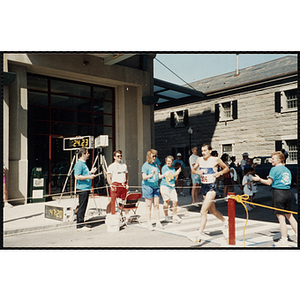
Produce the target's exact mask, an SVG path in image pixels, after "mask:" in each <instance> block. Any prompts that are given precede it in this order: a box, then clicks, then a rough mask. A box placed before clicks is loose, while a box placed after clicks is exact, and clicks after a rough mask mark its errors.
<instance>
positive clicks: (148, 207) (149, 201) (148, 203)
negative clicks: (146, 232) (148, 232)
mask: <svg viewBox="0 0 300 300" xmlns="http://www.w3.org/2000/svg"><path fill="white" fill-rule="evenodd" d="M152 203H153V198H152V199H146V198H145V204H146V216H147V222H148V226H150V225H151V226H152V223H151V206H152Z"/></svg>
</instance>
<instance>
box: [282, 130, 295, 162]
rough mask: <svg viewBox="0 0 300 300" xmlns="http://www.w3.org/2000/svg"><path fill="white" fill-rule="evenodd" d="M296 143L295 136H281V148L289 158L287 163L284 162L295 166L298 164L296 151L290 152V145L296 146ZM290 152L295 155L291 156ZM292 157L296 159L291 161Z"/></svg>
mask: <svg viewBox="0 0 300 300" xmlns="http://www.w3.org/2000/svg"><path fill="white" fill-rule="evenodd" d="M297 141H298V138H297V136H296V135H291V136H283V137H282V148H283V149H285V150H286V151H287V152H288V153H289V156H288V158H287V161H286V162H287V163H288V164H297V163H298V159H297V157H298V149H296V150H290V143H291V142H293V143H295V144H296V146H297ZM290 152H294V153H296V154H295V155H291V154H290ZM293 156H294V157H296V159H292V157H293Z"/></svg>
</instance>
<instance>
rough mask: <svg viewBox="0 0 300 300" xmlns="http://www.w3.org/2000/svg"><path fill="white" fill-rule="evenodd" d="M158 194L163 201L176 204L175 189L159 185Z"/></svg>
mask: <svg viewBox="0 0 300 300" xmlns="http://www.w3.org/2000/svg"><path fill="white" fill-rule="evenodd" d="M160 193H161V196H162V198H163V200H164V201H168V200H171V201H172V202H178V196H177V193H176V190H175V189H172V188H169V187H167V186H165V185H161V186H160Z"/></svg>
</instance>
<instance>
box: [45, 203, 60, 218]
mask: <svg viewBox="0 0 300 300" xmlns="http://www.w3.org/2000/svg"><path fill="white" fill-rule="evenodd" d="M45 218H48V219H54V220H59V221H63V219H64V209H63V207H58V206H49V205H45Z"/></svg>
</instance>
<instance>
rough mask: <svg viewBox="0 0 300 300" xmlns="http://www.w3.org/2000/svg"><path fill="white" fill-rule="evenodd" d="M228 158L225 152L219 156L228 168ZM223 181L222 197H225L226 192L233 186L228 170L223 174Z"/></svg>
mask: <svg viewBox="0 0 300 300" xmlns="http://www.w3.org/2000/svg"><path fill="white" fill-rule="evenodd" d="M228 158H229V155H228V154H227V153H224V154H223V155H222V156H221V159H222V161H223V162H224V164H225V165H226V166H227V167H228V168H229V164H228ZM223 183H224V197H227V194H228V192H229V191H230V190H231V188H232V187H233V182H232V180H231V176H230V172H227V173H225V174H224V181H223Z"/></svg>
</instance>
